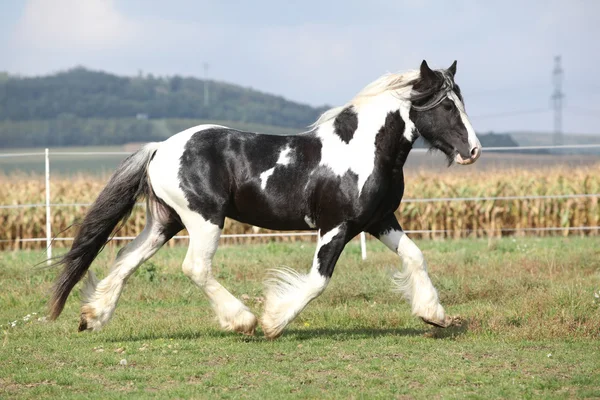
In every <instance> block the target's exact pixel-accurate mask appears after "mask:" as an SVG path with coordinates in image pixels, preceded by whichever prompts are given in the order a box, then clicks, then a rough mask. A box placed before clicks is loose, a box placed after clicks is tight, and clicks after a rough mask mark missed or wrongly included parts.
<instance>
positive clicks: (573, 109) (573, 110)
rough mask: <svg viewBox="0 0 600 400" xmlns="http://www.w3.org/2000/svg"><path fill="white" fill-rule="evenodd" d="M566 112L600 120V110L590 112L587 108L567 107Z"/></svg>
mask: <svg viewBox="0 0 600 400" xmlns="http://www.w3.org/2000/svg"><path fill="white" fill-rule="evenodd" d="M566 111H567V112H569V113H571V114H575V115H579V116H583V117H593V118H600V110H590V109H587V108H580V107H567V108H566Z"/></svg>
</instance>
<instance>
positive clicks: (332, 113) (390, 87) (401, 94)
mask: <svg viewBox="0 0 600 400" xmlns="http://www.w3.org/2000/svg"><path fill="white" fill-rule="evenodd" d="M420 76H421V73H420V72H419V71H418V70H411V71H407V72H403V73H387V74H384V75H382V76H381V77H379V78H378V79H377V80H375V81H373V82H371V83H369V84H368V85H367V86H366V87H365V88H364V89H363V90H361V91H360V92H358V94H357V95H356V96H354V98H353V99H352V100H350V101H349V102H348V103H346V104H344V105H343V106H340V107H335V108H332V109H330V110H327V111H325V112H324V113H323V114H321V116H320V117H319V119H318V120H316V121H315V122H314V123H313V124H312V125H310V127H311V128H314V127H317V126H319V125H321V124H323V123H325V122H327V121H330V120H332V119H334V118H335V117H337V116H338V114H339V113H341V112H342V111H343V110H344V109H345V108H346V107H349V106H355V107H358V106H359V105H360V104H363V103H365V102H366V101H368V100H369V99H370V98H372V97H374V96H378V95H380V94H382V93H384V92H388V91H393V92H395V93H394V95H395V96H396V97H398V98H401V99H406V100H409V99H410V93H411V90H412V84H411V83H412V82H414V81H415V80H417V79H418V78H419V77H420Z"/></svg>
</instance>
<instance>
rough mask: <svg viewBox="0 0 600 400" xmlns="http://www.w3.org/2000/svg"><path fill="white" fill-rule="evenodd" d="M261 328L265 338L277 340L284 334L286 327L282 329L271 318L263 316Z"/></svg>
mask: <svg viewBox="0 0 600 400" xmlns="http://www.w3.org/2000/svg"><path fill="white" fill-rule="evenodd" d="M260 326H261V328H262V331H263V334H264V335H265V338H267V339H269V340H275V339H277V338H278V337H279V336H281V335H282V334H283V328H284V326H283V327H282V326H280V325H279V324H277V323H275V321H273V320H272V319H271V318H268V317H265V316H263V317H262V318H261V321H260Z"/></svg>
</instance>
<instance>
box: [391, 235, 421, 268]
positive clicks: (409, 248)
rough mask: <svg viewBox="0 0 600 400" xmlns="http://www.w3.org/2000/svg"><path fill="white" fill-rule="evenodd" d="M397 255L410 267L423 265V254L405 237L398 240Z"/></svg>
mask: <svg viewBox="0 0 600 400" xmlns="http://www.w3.org/2000/svg"><path fill="white" fill-rule="evenodd" d="M398 255H399V256H400V257H401V258H402V261H404V262H405V263H406V264H408V265H410V266H422V265H424V264H425V256H424V255H423V252H422V251H421V249H419V247H418V246H417V245H416V244H415V243H414V242H413V241H412V240H410V239H409V238H408V237H407V236H406V235H404V236H402V238H401V239H400V243H399V245H398Z"/></svg>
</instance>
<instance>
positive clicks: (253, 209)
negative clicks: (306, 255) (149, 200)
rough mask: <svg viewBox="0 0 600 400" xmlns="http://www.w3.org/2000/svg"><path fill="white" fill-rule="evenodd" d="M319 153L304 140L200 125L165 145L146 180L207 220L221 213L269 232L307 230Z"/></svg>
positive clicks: (161, 195) (171, 201)
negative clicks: (310, 185)
mask: <svg viewBox="0 0 600 400" xmlns="http://www.w3.org/2000/svg"><path fill="white" fill-rule="evenodd" d="M319 152H320V145H319V144H318V143H316V142H315V140H314V137H311V136H310V135H297V136H277V135H265V134H255V133H251V132H243V131H238V130H235V129H231V128H227V127H223V126H217V125H200V126H197V127H194V128H190V129H188V130H185V131H183V132H180V133H178V134H176V135H174V136H172V137H171V138H169V139H167V140H166V141H165V142H163V143H162V144H161V146H160V147H159V149H158V150H157V152H156V154H155V156H154V159H153V160H152V161H151V163H150V166H149V175H150V180H151V185H152V187H153V189H154V191H155V193H156V195H157V196H158V197H159V198H161V199H162V200H163V201H165V202H166V203H167V204H169V205H170V206H171V207H173V208H175V209H176V210H177V209H180V210H188V209H189V210H191V211H193V212H196V213H199V214H201V215H202V216H203V218H205V219H207V220H210V221H212V222H213V223H217V224H219V225H221V224H222V221H223V219H224V218H225V217H226V216H227V217H231V218H234V219H237V220H240V221H242V222H247V223H251V224H253V225H258V226H263V227H267V228H271V229H307V228H309V227H310V226H308V225H307V223H306V220H307V218H306V217H307V214H308V211H307V209H308V200H307V199H306V196H307V195H306V188H307V184H308V179H309V172H310V171H311V169H312V168H314V167H315V166H316V164H317V163H318V158H319V155H318V153H319ZM309 219H310V218H309Z"/></svg>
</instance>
